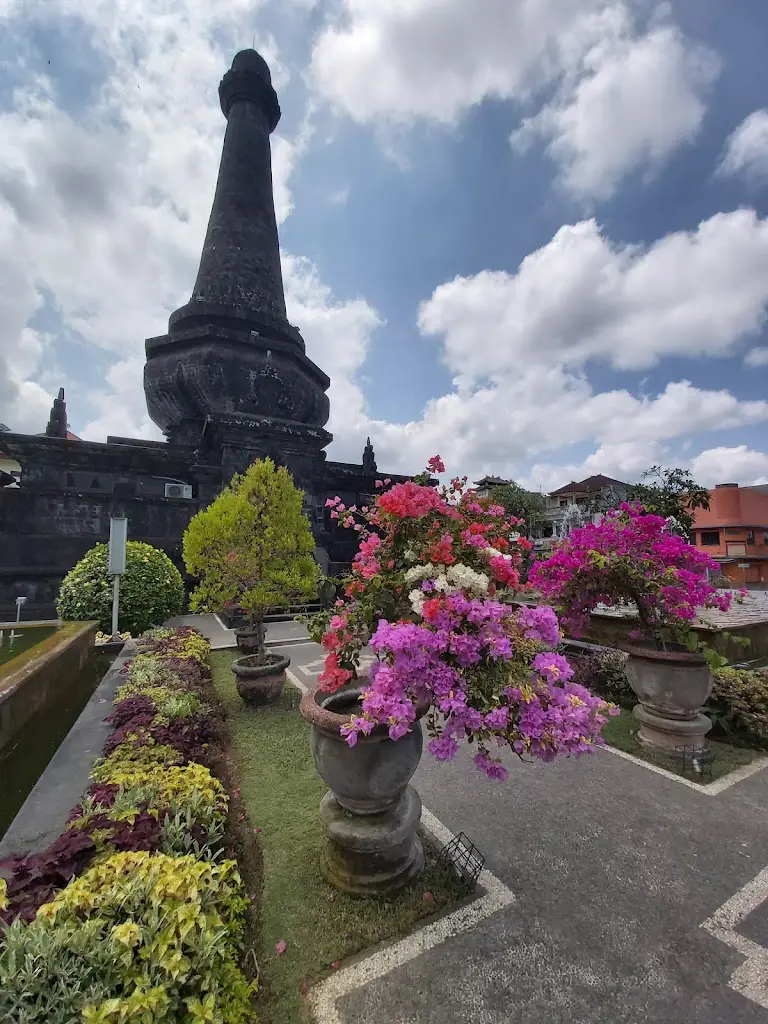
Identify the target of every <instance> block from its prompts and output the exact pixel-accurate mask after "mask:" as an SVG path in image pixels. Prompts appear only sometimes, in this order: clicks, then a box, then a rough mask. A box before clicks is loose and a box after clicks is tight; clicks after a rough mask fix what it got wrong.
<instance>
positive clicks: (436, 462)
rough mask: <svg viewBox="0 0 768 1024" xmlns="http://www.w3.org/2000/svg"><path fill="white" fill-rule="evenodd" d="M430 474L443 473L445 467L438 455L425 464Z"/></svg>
mask: <svg viewBox="0 0 768 1024" xmlns="http://www.w3.org/2000/svg"><path fill="white" fill-rule="evenodd" d="M427 466H428V467H429V470H430V472H431V473H444V472H445V465H444V463H443V460H442V459H441V458H440V456H439V455H433V456H432V458H431V459H430V460H429V462H428V463H427Z"/></svg>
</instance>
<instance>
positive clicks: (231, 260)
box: [144, 50, 331, 454]
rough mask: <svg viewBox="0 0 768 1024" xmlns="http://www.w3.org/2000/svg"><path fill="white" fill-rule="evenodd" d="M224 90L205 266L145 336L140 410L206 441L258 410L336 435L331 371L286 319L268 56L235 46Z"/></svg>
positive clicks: (316, 436) (168, 430)
mask: <svg viewBox="0 0 768 1024" xmlns="http://www.w3.org/2000/svg"><path fill="white" fill-rule="evenodd" d="M219 98H220V101H221V109H222V111H223V113H224V116H225V117H226V118H227V129H226V133H225V135H224V145H223V149H222V155H221V165H220V168H219V178H218V182H217V184H216V193H215V195H214V199H213V208H212V210H211V216H210V220H209V221H208V230H207V232H206V236H205V243H204V245H203V252H202V256H201V259H200V269H199V270H198V273H197V280H196V281H195V285H194V288H193V290H192V296H191V298H190V300H189V302H188V303H187V304H186V305H185V306H182V307H181V309H177V310H176V312H175V313H172V314H171V317H170V320H169V323H168V334H166V335H163V336H162V337H159V338H149V339H148V340H147V343H146V350H147V365H146V367H145V370H144V391H145V394H146V397H147V408H148V409H149V414H150V416H151V417H152V419H153V420H154V421H155V423H157V425H158V426H159V427H160V428H161V429H162V430H163V431H164V433H165V434H166V436H167V437H168V438H169V440H171V441H175V442H180V443H184V444H192V445H196V444H197V443H198V442H199V439H200V437H201V436H202V434H203V428H204V426H205V436H206V438H207V440H206V443H207V444H208V443H211V439H212V438H213V437H214V436H222V430H223V429H224V427H225V426H226V429H227V430H230V428H232V429H234V427H233V422H234V421H233V419H232V417H236V418H237V417H240V421H238V425H237V429H240V427H242V429H247V430H250V431H251V432H253V431H256V430H257V429H261V428H260V427H258V425H257V424H255V423H251V422H249V423H246V422H245V420H243V417H246V418H248V417H250V418H254V417H258V418H259V419H260V420H261V421H262V424H263V425H264V421H265V420H270V421H275V420H276V421H280V422H283V423H290V424H293V425H294V427H302V428H311V429H310V433H311V435H312V440H311V444H312V445H313V446H314V448H315V449H316V450H317V449H318V448H322V447H324V446H325V445H327V444H328V443H329V441H330V440H331V436H330V434H328V433H327V432H325V431H323V430H322V428H323V427H324V425H325V424H326V422H327V421H328V412H329V407H328V397H327V395H326V394H325V392H326V390H327V389H328V387H329V385H330V381H329V380H328V378H327V377H326V375H325V374H324V373H323V372H322V370H320V369H319V367H317V366H316V365H315V364H314V363H313V362H312V361H311V360H309V359H307V357H306V355H305V354H304V341H303V339H302V337H301V334H300V333H299V332H298V330H297V329H296V328H295V327H292V326H291V324H289V323H288V320H287V319H286V311H285V295H284V292H283V279H282V273H281V270H280V245H279V241H278V235H277V220H276V218H275V203H274V198H273V194H272V154H271V150H270V143H269V136H270V133H271V132H272V131H273V129H274V128H275V126H276V125H277V122H278V121H279V119H280V106H279V104H278V101H277V95H276V93H275V90H274V89H273V88H272V81H271V76H270V73H269V68H268V67H267V64H266V61H265V60H264V58H263V57H261V56H260V55H259V54H258V53H256V51H255V50H243V51H241V52H240V53H238V54H237V56H236V57H235V59H234V60H233V62H232V67H231V69H230V70H229V71H228V72H227V73H226V74H225V75H224V77H223V79H222V80H221V84H220V85H219ZM216 421H218V422H220V423H221V425H222V429H221V430H218V433H217V429H216ZM224 421H226V424H225V423H224ZM265 429H268V430H269V431H272V429H273V428H272V426H270V425H269V424H266V425H265ZM296 436H297V435H296V433H295V430H294V434H293V435H292V437H293V438H294V439H295V437H296ZM302 437H303V438H304V440H305V441H306V443H307V444H309V443H310V440H309V437H310V435H309V434H308V433H307V430H304V431H303V434H302ZM291 443H294V441H293V440H292V442H291ZM296 443H298V442H296ZM302 443H303V442H302ZM275 454H277V452H275Z"/></svg>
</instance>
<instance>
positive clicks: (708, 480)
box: [691, 444, 768, 487]
mask: <svg viewBox="0 0 768 1024" xmlns="http://www.w3.org/2000/svg"><path fill="white" fill-rule="evenodd" d="M691 470H692V472H693V476H694V479H695V480H697V481H698V482H699V483H702V484H703V485H704V486H705V487H714V486H715V484H722V483H729V482H733V483H740V484H747V485H749V484H766V483H768V453H767V452H758V451H755V450H754V449H752V448H747V446H746V445H745V444H739V445H735V446H734V447H732V448H728V447H721V448H709V449H707V450H706V451H703V452H701V453H700V454H699V455H697V456H696V457H695V458H693V459H692V460H691Z"/></svg>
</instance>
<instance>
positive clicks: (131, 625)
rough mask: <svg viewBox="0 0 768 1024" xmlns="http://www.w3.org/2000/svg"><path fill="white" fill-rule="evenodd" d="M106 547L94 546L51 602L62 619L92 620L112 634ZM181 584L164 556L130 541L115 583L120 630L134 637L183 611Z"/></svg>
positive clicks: (179, 577) (63, 582)
mask: <svg viewBox="0 0 768 1024" xmlns="http://www.w3.org/2000/svg"><path fill="white" fill-rule="evenodd" d="M108 566H109V545H107V544H97V545H96V546H95V547H93V548H91V550H90V551H88V552H86V553H85V555H83V557H82V558H81V559H80V561H79V562H78V563H77V565H76V566H75V567H74V569H71V570H70V571H69V572H68V573H67V575H66V576H65V577H64V579H63V580H62V583H61V587H60V589H59V596H58V599H57V601H56V610H57V611H58V613H59V616H60V617H61V618H62V619H69V620H73V619H74V620H78V621H81V620H93V621H96V622H98V623H99V628H100V629H101V630H103V631H104V632H105V633H106V632H111V628H112V589H113V586H112V580H113V577H112V576H110V575H109V574H108V573H107V568H108ZM184 600H185V597H184V581H183V580H182V578H181V573H180V572H179V570H178V569H177V568H176V566H175V565H174V564H173V562H172V561H171V560H170V558H169V557H168V555H166V553H165V552H164V551H160V549H159V548H153V547H152V545H151V544H142V543H141V542H140V541H137V540H129V541H128V543H127V545H126V552H125V572H124V573H123V574H122V576H121V577H120V628H121V629H122V630H124V631H125V632H127V633H129V634H131V635H132V636H138V635H139V634H140V633H143V632H144V631H145V630H147V629H150V627H152V626H159V625H160V624H161V623H163V622H165V621H166V620H167V619H169V618H170V617H171V616H172V615H178V614H179V613H180V612H181V611H183V609H184Z"/></svg>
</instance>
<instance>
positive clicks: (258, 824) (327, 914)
mask: <svg viewBox="0 0 768 1024" xmlns="http://www.w3.org/2000/svg"><path fill="white" fill-rule="evenodd" d="M235 656H236V652H233V651H231V650H230V651H214V652H213V653H212V654H211V665H212V668H213V681H214V685H215V687H216V691H217V693H218V695H219V697H220V699H221V700H222V702H223V703H224V705H225V707H226V711H227V715H228V717H229V721H230V725H231V729H232V733H233V757H234V761H235V768H236V770H237V772H238V774H239V779H240V793H241V797H242V800H243V802H244V804H245V807H246V810H247V814H248V819H249V822H250V825H251V826H252V827H253V828H254V829H258V830H259V831H258V833H257V834H256V836H255V838H256V840H257V841H258V842H260V844H261V847H262V853H263V891H262V897H261V920H262V939H263V942H262V950H261V956H260V957H259V963H260V968H261V979H262V992H261V995H260V998H259V1020H260V1021H263V1022H264V1024H293V1022H299V1021H303V1020H306V1018H307V1013H306V1002H305V999H304V997H303V991H304V992H306V986H307V985H310V984H312V983H313V982H315V981H317V980H319V979H321V978H323V977H325V976H326V975H328V974H329V973H330V972H331V964H333V963H335V962H336V961H338V960H343V959H345V958H346V957H349V956H351V955H352V954H354V953H357V952H359V951H360V950H362V949H365V948H366V947H367V946H371V945H374V944H376V943H378V942H381V941H383V940H385V939H390V938H394V937H397V936H400V935H403V934H405V933H407V932H408V931H410V930H411V929H412V928H413V926H414V925H415V924H416V922H417V921H419V920H420V919H421V918H424V917H427V916H431V915H432V914H434V913H436V912H437V911H439V910H441V909H442V908H443V907H445V906H446V905H448V904H449V903H452V902H454V901H456V900H457V899H459V898H461V897H462V895H463V893H462V892H461V890H460V887H459V885H458V884H457V882H456V881H455V880H454V878H453V877H452V876H451V875H450V874H449V873H447V872H445V871H444V870H443V869H442V868H440V867H438V866H437V865H436V864H435V855H434V854H435V851H434V850H431V849H430V848H429V847H427V846H425V852H426V853H427V868H426V869H425V872H424V874H423V875H422V876H421V878H419V879H418V880H417V881H416V882H415V883H414V884H413V885H412V886H410V887H409V888H408V889H406V890H404V891H403V892H402V893H400V894H399V895H398V896H397V897H392V898H383V897H382V898H377V899H361V898H359V897H352V896H347V895H345V894H344V893H341V892H338V891H337V890H335V889H333V888H332V887H331V886H329V885H327V884H326V882H325V881H324V880H323V878H322V875H321V874H320V867H319V865H320V861H321V856H322V850H323V846H324V842H325V840H324V835H323V831H322V828H321V826H320V820H319V816H318V809H319V805H320V800H321V798H322V796H323V795H324V794H325V792H326V789H327V787H326V786H325V784H324V783H323V781H322V779H321V778H320V777H319V775H318V774H317V772H316V771H315V766H314V764H313V762H312V757H311V755H310V752H309V726H308V725H307V724H306V723H305V722H304V720H303V719H302V718H301V716H300V715H299V711H298V704H297V701H296V699H295V695H294V694H295V692H294V693H292V692H291V687H290V685H289V684H286V688H285V693H284V695H283V698H282V700H281V702H280V703H279V704H277V705H275V706H274V707H271V708H262V709H259V710H254V709H251V708H248V707H246V705H245V704H243V702H242V701H241V700H240V697H239V696H238V694H237V691H236V689H235V685H234V679H233V677H232V673H231V671H230V665H231V662H232V659H233V657H235ZM292 705H293V706H292ZM425 892H428V893H431V895H432V899H425V898H424V893H425ZM281 939H283V940H285V943H286V950H285V953H284V954H283V955H282V956H279V955H278V954H277V953H276V951H275V945H276V944H277V943H278V942H279V941H280V940H281Z"/></svg>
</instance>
